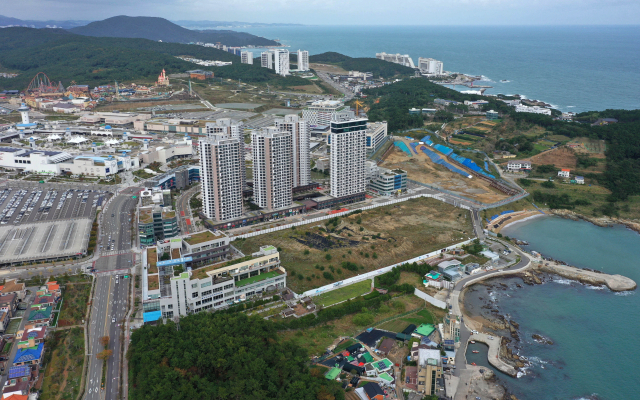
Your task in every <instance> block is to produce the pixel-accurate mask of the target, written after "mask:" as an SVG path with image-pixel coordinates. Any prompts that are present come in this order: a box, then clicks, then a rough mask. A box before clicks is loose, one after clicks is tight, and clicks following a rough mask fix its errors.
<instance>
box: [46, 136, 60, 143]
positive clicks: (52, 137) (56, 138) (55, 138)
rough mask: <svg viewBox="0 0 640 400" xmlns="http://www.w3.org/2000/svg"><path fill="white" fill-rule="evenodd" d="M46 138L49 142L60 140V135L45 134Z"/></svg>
mask: <svg viewBox="0 0 640 400" xmlns="http://www.w3.org/2000/svg"><path fill="white" fill-rule="evenodd" d="M47 140H48V141H50V142H55V141H58V140H62V136H59V135H49V136H47Z"/></svg>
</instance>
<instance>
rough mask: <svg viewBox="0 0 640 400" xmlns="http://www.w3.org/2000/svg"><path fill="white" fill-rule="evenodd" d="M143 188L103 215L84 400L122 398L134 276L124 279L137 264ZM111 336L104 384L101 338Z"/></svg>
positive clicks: (119, 199) (118, 199)
mask: <svg viewBox="0 0 640 400" xmlns="http://www.w3.org/2000/svg"><path fill="white" fill-rule="evenodd" d="M140 189H141V188H128V189H124V190H123V191H122V192H121V193H120V195H118V196H116V197H115V198H113V200H112V201H111V202H110V203H109V204H108V206H107V208H106V209H105V210H104V211H103V212H102V214H101V221H102V223H101V229H100V238H99V241H98V243H99V245H101V246H102V247H101V248H99V249H100V252H101V253H100V258H99V259H98V260H96V261H95V263H94V264H93V267H94V268H95V274H96V283H95V290H94V295H93V298H92V305H91V306H92V310H91V319H90V323H89V354H90V357H89V365H88V369H87V379H86V392H85V396H84V398H85V399H88V400H103V399H108V400H111V399H117V398H119V391H120V385H119V382H120V379H122V376H121V368H120V366H121V361H122V360H121V359H122V355H121V351H122V345H123V343H122V337H121V336H123V333H124V328H123V327H124V319H125V316H126V313H127V308H128V299H129V291H130V285H131V279H126V278H124V275H128V274H129V273H130V268H131V267H132V266H133V265H134V263H135V253H134V252H133V251H132V247H133V246H135V240H134V243H132V242H131V239H132V232H133V231H134V229H133V226H134V224H133V221H132V220H133V219H134V217H133V215H134V214H133V212H134V211H135V208H136V204H137V199H133V198H132V196H133V195H136V194H137V193H138V192H139V190H140ZM117 276H119V278H116V277H117ZM104 336H109V346H108V348H109V349H110V350H113V354H112V356H111V357H109V359H108V360H107V370H106V376H105V380H104V382H105V387H104V389H101V383H102V366H103V362H102V360H98V359H97V357H96V355H97V354H98V353H100V352H101V351H102V350H103V346H102V344H101V343H100V338H102V337H104Z"/></svg>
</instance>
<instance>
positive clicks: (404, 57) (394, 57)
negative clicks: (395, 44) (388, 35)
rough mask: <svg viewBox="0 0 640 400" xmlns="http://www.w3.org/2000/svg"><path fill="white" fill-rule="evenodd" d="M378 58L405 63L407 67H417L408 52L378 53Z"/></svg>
mask: <svg viewBox="0 0 640 400" xmlns="http://www.w3.org/2000/svg"><path fill="white" fill-rule="evenodd" d="M376 58H377V59H378V60H384V61H389V62H392V63H396V64H400V65H404V66H405V67H410V68H415V67H416V66H415V65H414V64H413V59H412V58H411V57H410V56H409V55H408V54H399V53H398V54H387V53H385V52H382V53H376Z"/></svg>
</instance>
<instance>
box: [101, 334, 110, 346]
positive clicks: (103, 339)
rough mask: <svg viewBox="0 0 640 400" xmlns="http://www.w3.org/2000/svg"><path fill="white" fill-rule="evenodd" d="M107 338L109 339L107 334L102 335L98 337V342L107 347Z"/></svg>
mask: <svg viewBox="0 0 640 400" xmlns="http://www.w3.org/2000/svg"><path fill="white" fill-rule="evenodd" d="M109 340H110V339H109V336H103V337H101V338H100V344H101V345H102V346H103V347H107V346H108V345H109Z"/></svg>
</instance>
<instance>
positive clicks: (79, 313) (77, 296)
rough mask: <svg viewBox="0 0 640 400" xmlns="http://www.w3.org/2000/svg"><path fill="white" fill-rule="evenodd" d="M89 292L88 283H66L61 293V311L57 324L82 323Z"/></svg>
mask: <svg viewBox="0 0 640 400" xmlns="http://www.w3.org/2000/svg"><path fill="white" fill-rule="evenodd" d="M90 292H91V284H90V283H74V284H68V285H66V287H65V290H64V293H63V300H64V301H63V304H62V311H60V318H59V321H58V326H59V327H63V326H70V325H78V324H81V323H82V320H83V319H84V317H85V314H86V311H87V303H88V302H89V295H90Z"/></svg>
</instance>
